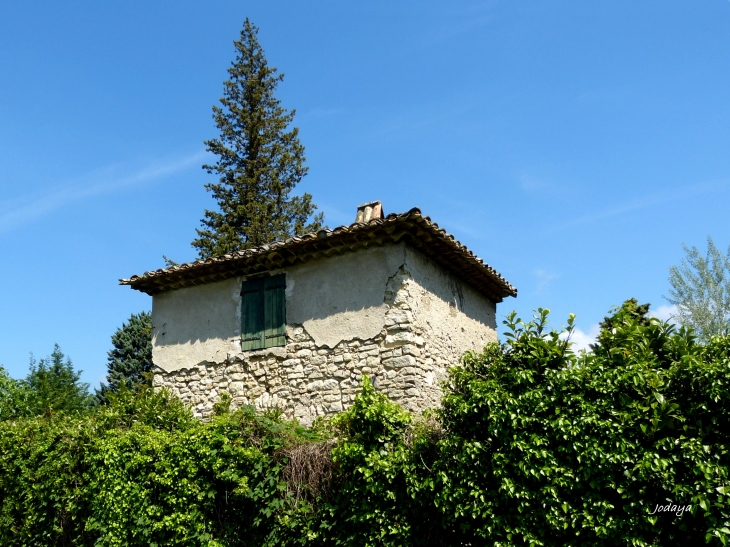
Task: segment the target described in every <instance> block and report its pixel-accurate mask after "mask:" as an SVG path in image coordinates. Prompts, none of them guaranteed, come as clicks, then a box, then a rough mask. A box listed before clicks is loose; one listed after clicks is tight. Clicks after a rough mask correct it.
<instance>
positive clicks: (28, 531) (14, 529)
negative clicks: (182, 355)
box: [0, 387, 319, 546]
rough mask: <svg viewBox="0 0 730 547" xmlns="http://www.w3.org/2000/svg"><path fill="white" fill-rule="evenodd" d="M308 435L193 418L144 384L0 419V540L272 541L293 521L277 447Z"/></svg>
mask: <svg viewBox="0 0 730 547" xmlns="http://www.w3.org/2000/svg"><path fill="white" fill-rule="evenodd" d="M318 439H319V438H318V437H317V436H316V435H315V434H313V433H310V432H308V431H306V430H304V429H303V428H301V427H299V426H298V425H297V424H295V423H289V422H286V421H284V420H282V419H281V418H280V417H279V416H278V415H276V414H264V415H259V414H256V413H254V412H253V411H252V410H251V409H243V410H240V411H238V412H231V413H224V414H221V415H220V416H218V417H216V418H215V419H214V420H213V421H212V422H210V423H203V422H201V421H199V420H195V419H193V418H192V416H191V414H190V412H189V410H188V409H186V408H185V407H184V406H183V405H182V403H180V401H179V400H178V399H176V398H174V397H170V396H169V395H168V393H167V392H165V391H160V392H157V393H155V392H154V391H153V390H152V389H150V388H143V389H142V390H141V391H139V392H135V391H133V390H130V389H127V388H125V387H122V388H121V389H120V390H119V391H117V392H112V393H110V394H109V404H108V405H104V406H102V407H99V408H98V410H97V411H96V412H95V413H89V414H84V415H78V414H77V415H68V414H59V415H51V416H43V417H36V418H29V419H25V420H14V421H5V422H0V544H1V545H7V546H15V545H18V546H20V545H34V546H43V545H97V546H101V545H108V546H121V545H125V546H126V545H144V546H147V545H159V546H162V545H201V546H202V545H205V546H216V545H240V546H261V545H271V546H273V545H280V544H281V540H282V538H283V537H286V536H287V534H288V533H289V532H288V530H290V529H293V528H294V527H295V526H296V522H297V517H296V510H295V509H293V508H292V507H293V504H292V503H291V502H290V500H289V498H288V495H287V489H286V487H285V485H284V483H283V482H282V479H281V477H282V475H283V472H284V468H285V466H286V464H287V459H286V448H287V447H288V446H292V445H296V444H297V443H302V442H309V443H311V442H314V441H317V440H318ZM287 515H288V516H287ZM285 517H286V518H285Z"/></svg>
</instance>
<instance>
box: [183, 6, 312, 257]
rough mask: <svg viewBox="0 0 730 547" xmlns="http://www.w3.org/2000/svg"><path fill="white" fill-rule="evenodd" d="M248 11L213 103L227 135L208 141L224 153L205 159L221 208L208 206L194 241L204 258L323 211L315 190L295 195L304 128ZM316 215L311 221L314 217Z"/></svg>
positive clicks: (307, 227) (291, 228) (255, 242)
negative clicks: (279, 94)
mask: <svg viewBox="0 0 730 547" xmlns="http://www.w3.org/2000/svg"><path fill="white" fill-rule="evenodd" d="M257 34H258V28H257V27H256V26H255V25H253V24H252V23H251V22H250V21H249V20H248V19H246V21H245V22H244V24H243V29H242V30H241V37H240V40H239V41H235V42H234V45H235V47H236V52H237V55H236V60H235V61H234V62H233V63H232V65H231V67H230V68H229V69H228V74H229V76H230V78H229V79H228V80H227V81H226V82H224V84H223V98H222V99H221V100H220V102H221V105H222V106H214V107H213V119H214V120H215V124H216V126H217V127H218V129H219V130H220V138H217V139H211V140H208V141H205V145H206V149H207V150H208V151H209V152H212V153H213V154H215V155H216V156H218V160H217V161H216V163H215V164H214V165H207V164H206V165H204V166H203V169H205V170H206V171H207V172H208V173H209V174H216V175H218V177H219V182H217V183H209V184H206V185H205V188H206V190H208V191H209V192H211V193H212V194H213V197H214V198H215V199H216V201H217V203H218V207H219V211H209V210H206V211H205V218H203V219H202V220H201V224H202V226H203V228H202V229H199V230H196V231H197V233H198V238H197V239H195V240H194V241H193V242H192V245H193V247H195V248H196V249H197V250H198V253H199V256H200V258H209V257H211V256H217V255H221V254H225V253H228V252H231V251H234V250H238V249H246V248H250V247H256V246H259V245H263V244H265V243H270V242H273V241H276V240H280V239H284V238H287V237H291V236H293V235H301V234H303V233H306V232H310V231H314V230H318V229H319V228H320V227H321V224H322V221H323V216H322V215H321V214H319V215H314V211H315V210H316V208H317V207H316V206H315V205H314V204H313V203H312V196H311V195H309V194H306V193H305V194H304V195H302V196H290V192H291V191H292V189H293V188H294V187H295V186H296V185H297V184H298V183H299V182H300V181H301V180H302V177H304V176H305V175H306V173H307V169H308V168H307V167H306V166H305V165H304V161H305V157H304V146H302V144H301V143H300V142H299V137H298V134H299V130H298V129H297V128H296V127H294V128H291V129H289V126H290V124H291V122H292V121H293V119H294V114H295V111H294V110H292V111H290V112H289V111H287V110H286V109H284V108H282V107H281V105H280V102H279V100H278V99H276V97H275V96H274V92H275V91H276V88H277V86H278V85H279V82H281V81H282V80H283V78H284V75H283V74H277V70H276V69H275V68H272V67H269V66H268V63H267V61H266V57H265V56H264V51H263V49H262V48H261V45H260V44H259V42H258V40H257V37H256V36H257ZM313 215H314V217H313V221H312V222H311V223H309V224H308V220H309V219H310V218H311V217H312V216H313Z"/></svg>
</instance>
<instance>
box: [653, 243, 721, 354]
mask: <svg viewBox="0 0 730 547" xmlns="http://www.w3.org/2000/svg"><path fill="white" fill-rule="evenodd" d="M682 248H683V249H684V252H685V253H686V254H687V256H686V257H685V258H683V259H682V261H681V264H680V266H672V267H671V268H669V284H670V289H669V298H667V300H668V301H669V303H671V304H674V305H675V306H677V314H676V316H675V317H674V319H676V320H677V321H679V322H680V323H681V324H682V325H685V326H687V327H691V328H693V329H694V330H695V332H696V333H697V335H698V336H699V338H700V340H702V341H703V342H707V341H708V340H709V339H710V337H711V336H713V335H715V334H725V333H727V332H728V328H730V247H728V252H727V256H725V255H723V254H722V252H720V250H719V249H718V248H717V247H715V244H714V243H713V241H712V238H711V237H709V236H708V238H707V254H706V255H705V256H702V254H701V253H700V251H699V250H698V249H697V247H692V248H691V249H690V248H688V247H687V246H686V245H684V244H683V245H682ZM665 298H666V297H665Z"/></svg>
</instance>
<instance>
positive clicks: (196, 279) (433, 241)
mask: <svg viewBox="0 0 730 547" xmlns="http://www.w3.org/2000/svg"><path fill="white" fill-rule="evenodd" d="M120 284H122V285H129V286H131V287H132V288H133V289H136V290H139V291H142V292H145V293H147V294H150V295H152V323H153V331H152V343H153V362H154V364H155V368H156V370H155V377H154V385H155V386H166V387H168V388H169V389H170V390H171V391H172V392H173V393H175V394H177V395H178V396H179V397H180V398H181V399H182V400H183V401H184V402H185V403H187V404H189V405H190V406H192V408H193V410H194V412H195V414H196V415H197V416H201V417H206V416H208V415H210V414H211V412H212V407H213V404H214V403H215V401H216V400H217V399H218V397H219V396H220V394H221V393H223V392H228V393H229V394H230V395H231V397H232V399H233V404H234V406H240V405H244V404H251V405H255V406H256V407H257V408H259V409H266V408H271V407H278V408H280V409H281V410H282V411H283V412H284V414H285V415H286V416H287V417H290V418H297V419H298V420H299V421H300V422H302V423H304V424H308V423H311V421H312V420H313V419H314V418H315V417H317V416H323V415H330V414H333V413H336V412H339V411H341V410H343V409H344V408H346V407H348V406H349V405H350V404H351V402H352V401H353V399H354V396H355V393H356V392H357V390H358V387H359V385H360V382H361V376H362V375H363V374H366V375H368V376H370V377H371V378H372V380H373V383H374V385H375V386H376V388H378V389H380V390H382V391H384V392H386V393H387V394H388V396H389V397H390V398H391V399H392V400H394V401H396V402H398V403H400V404H401V405H402V406H404V407H405V408H407V409H409V410H411V411H422V410H424V409H426V408H429V407H434V406H437V405H438V404H439V401H440V396H441V391H440V388H439V382H440V381H441V380H442V379H444V377H445V375H446V370H447V368H448V367H449V366H451V365H454V364H456V363H458V360H459V358H460V356H461V355H462V354H463V353H464V352H465V351H467V350H481V349H482V348H483V347H484V345H485V344H486V343H487V342H491V341H496V340H497V334H496V317H495V316H496V304H497V303H498V302H501V301H502V299H503V298H504V297H506V296H516V295H517V290H516V289H515V288H514V287H512V285H510V284H509V283H508V282H507V281H506V280H505V279H504V278H503V277H502V276H501V275H499V274H498V273H497V272H496V271H495V270H494V269H492V268H491V267H490V266H488V265H487V264H485V263H484V262H483V261H482V260H481V259H479V258H477V257H476V256H474V254H472V253H471V252H470V251H469V250H468V249H467V248H466V247H464V246H463V245H462V244H460V243H459V242H458V241H456V240H455V239H454V237H453V236H451V235H449V234H447V233H446V232H445V231H444V230H442V229H440V228H439V227H438V225H437V224H435V223H434V222H432V221H431V220H430V219H429V218H428V217H424V216H423V215H422V214H421V212H420V211H419V210H418V209H412V210H410V211H408V212H407V213H404V214H390V215H388V216H384V215H383V214H382V206H381V204H380V202H373V203H369V204H366V205H364V206H361V207H360V208H359V209H358V212H357V221H356V222H355V223H354V224H351V225H350V226H341V227H339V228H335V229H334V230H320V231H319V232H317V233H312V234H308V235H305V236H302V237H294V238H290V239H287V240H285V241H280V242H276V243H272V244H270V245H264V246H262V247H258V248H254V249H247V250H244V251H238V252H234V253H231V254H227V255H225V256H220V257H216V258H210V259H207V260H198V261H195V262H191V263H188V264H182V265H180V266H174V267H171V268H166V269H160V270H155V271H151V272H146V273H145V274H143V275H140V276H136V275H135V276H132V277H131V278H130V279H122V280H120Z"/></svg>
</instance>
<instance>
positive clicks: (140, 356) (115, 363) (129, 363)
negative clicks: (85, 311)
mask: <svg viewBox="0 0 730 547" xmlns="http://www.w3.org/2000/svg"><path fill="white" fill-rule="evenodd" d="M112 346H114V347H113V348H112V349H111V350H109V353H108V354H107V365H106V368H107V376H106V379H107V384H102V385H101V388H100V389H99V390H97V392H96V397H97V399H98V400H99V401H100V402H105V401H106V400H107V397H108V393H109V392H110V391H118V390H119V389H121V388H122V386H125V387H127V388H133V389H136V388H137V387H138V386H140V385H142V384H148V383H149V381H148V380H147V378H146V375H147V374H148V373H150V372H151V371H152V315H151V314H150V313H149V312H146V311H145V312H141V313H139V314H132V316H131V317H130V318H129V321H127V322H126V323H122V326H121V327H120V328H118V329H117V331H116V332H115V333H114V334H113V335H112Z"/></svg>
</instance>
